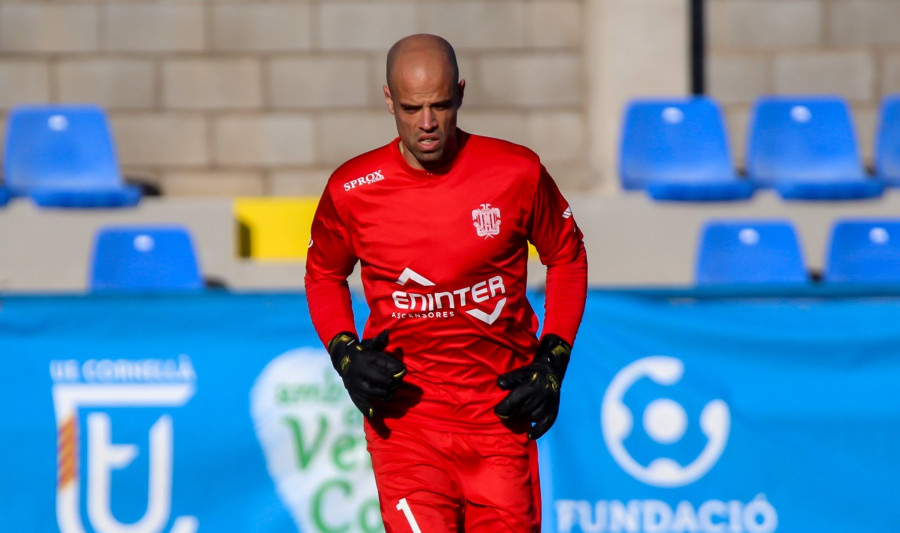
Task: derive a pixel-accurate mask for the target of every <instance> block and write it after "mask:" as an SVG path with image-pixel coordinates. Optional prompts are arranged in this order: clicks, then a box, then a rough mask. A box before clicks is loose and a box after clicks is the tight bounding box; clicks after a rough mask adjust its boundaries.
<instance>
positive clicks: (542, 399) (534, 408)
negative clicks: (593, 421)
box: [494, 333, 572, 440]
mask: <svg viewBox="0 0 900 533" xmlns="http://www.w3.org/2000/svg"><path fill="white" fill-rule="evenodd" d="M571 353H572V347H571V346H569V343H567V342H566V341H564V340H562V338H560V337H559V336H557V335H554V334H552V333H548V334H546V335H544V336H543V337H541V342H540V343H539V344H538V347H537V351H536V352H535V355H534V361H532V362H531V364H529V365H526V366H523V367H522V368H517V369H516V370H513V371H512V372H507V373H505V374H502V375H500V377H498V378H497V385H498V386H499V387H500V388H501V389H503V390H505V391H510V393H509V394H508V395H507V396H506V398H504V399H503V401H501V402H500V403H498V404H497V405H496V406H495V407H494V412H495V413H497V416H499V417H500V418H503V419H506V418H511V417H517V418H523V419H526V420H528V421H529V422H530V423H534V426H532V427H531V430H530V431H529V432H528V438H529V439H533V440H534V439H537V438H539V437H540V436H541V435H543V434H544V433H546V432H547V430H548V429H550V426H552V425H553V423H554V422H556V415H557V414H558V413H559V389H560V386H561V385H562V380H563V376H564V375H565V373H566V367H567V366H568V365H569V355H570V354H571Z"/></svg>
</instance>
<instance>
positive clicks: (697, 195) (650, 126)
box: [619, 97, 753, 201]
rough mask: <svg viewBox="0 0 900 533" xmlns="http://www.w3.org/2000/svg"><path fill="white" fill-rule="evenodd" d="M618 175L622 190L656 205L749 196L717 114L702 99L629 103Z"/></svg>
mask: <svg viewBox="0 0 900 533" xmlns="http://www.w3.org/2000/svg"><path fill="white" fill-rule="evenodd" d="M619 172H620V178H621V182H622V186H623V187H624V188H625V189H627V190H639V189H646V190H647V191H648V193H649V194H650V195H651V197H654V198H655V199H658V200H689V201H690V200H730V199H738V198H747V197H749V196H750V195H752V192H753V190H752V186H751V185H750V184H749V183H746V182H744V181H743V180H740V179H739V177H738V176H737V175H736V173H735V171H734V167H733V163H732V159H731V152H730V148H729V145H728V137H727V134H726V132H725V125H724V121H723V118H722V113H721V110H720V109H719V106H718V105H717V104H716V102H715V101H714V100H712V99H711V98H708V97H692V98H669V99H635V100H632V101H631V102H629V104H628V106H627V107H626V110H625V116H624V118H623V122H622V137H621V144H620V150H619Z"/></svg>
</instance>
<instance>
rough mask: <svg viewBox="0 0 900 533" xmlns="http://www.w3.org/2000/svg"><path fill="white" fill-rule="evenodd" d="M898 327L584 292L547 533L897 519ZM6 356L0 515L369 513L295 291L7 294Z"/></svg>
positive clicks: (155, 526) (31, 523) (2, 356)
mask: <svg viewBox="0 0 900 533" xmlns="http://www.w3.org/2000/svg"><path fill="white" fill-rule="evenodd" d="M532 299H533V303H534V306H535V308H536V309H541V306H542V305H543V303H542V299H541V296H540V295H539V294H534V295H532ZM354 304H355V306H356V307H357V310H358V313H357V316H358V318H359V320H360V322H361V320H362V318H363V317H364V316H365V306H364V305H363V304H362V303H361V302H360V301H358V300H357V301H355V302H354ZM898 324H900V299H898V298H869V299H862V298H851V297H835V298H819V297H798V298H789V299H788V298H782V299H777V298H759V299H753V300H748V299H742V300H738V299H733V298H696V297H693V296H692V295H690V294H688V295H687V296H685V295H681V296H679V297H672V296H671V295H669V296H666V295H650V294H635V293H627V294H626V293H616V292H608V291H592V292H591V293H590V295H589V298H588V308H587V311H586V314H585V320H584V323H583V326H582V328H581V331H580V333H579V338H578V340H577V342H576V345H575V350H574V352H573V359H572V363H571V365H570V367H569V371H568V373H567V377H566V380H565V382H564V386H563V393H562V410H561V414H560V417H559V419H558V421H557V423H556V425H555V426H554V428H553V429H552V430H551V431H550V432H549V433H548V434H547V435H546V436H545V437H543V438H542V439H541V440H540V441H539V447H540V451H541V461H542V470H541V476H542V479H541V481H542V489H543V492H544V502H543V503H544V509H545V513H544V514H545V520H544V529H543V530H544V531H545V532H549V533H552V532H561V533H568V532H601V533H607V532H608V533H614V532H615V533H675V532H677V533H686V532H690V533H743V532H748V533H760V532H771V531H779V532H797V533H808V532H811V531H815V532H817V533H829V532H842V533H846V532H848V531H854V532H855V531H873V532H874V531H879V532H882V531H883V532H893V531H900V511H898V506H897V504H896V502H897V501H900V484H898V483H897V481H896V479H897V477H898V474H900V458H898V454H897V453H896V452H895V451H894V450H895V448H896V443H897V442H900V397H898V395H897V394H895V392H894V390H895V384H896V383H897V382H900V353H898V352H900V326H898ZM360 326H361V324H360ZM0 362H2V364H3V370H2V372H0V398H2V405H3V411H2V413H0V429H2V433H0V435H2V437H0V531H15V532H20V531H23V532H24V531H40V532H45V531H46V532H51V531H60V532H62V533H170V532H171V533H193V532H197V531H207V532H215V533H219V532H250V531H253V532H261V533H267V532H288V531H299V532H304V533H332V532H335V533H358V532H363V533H374V532H379V531H382V530H383V528H382V525H381V523H380V519H379V513H378V503H377V496H376V492H375V488H374V483H373V481H372V472H371V464H370V462H369V458H368V454H367V452H366V449H365V441H364V438H363V434H362V429H361V428H362V420H361V416H360V415H359V413H358V411H357V410H356V409H355V407H354V406H353V404H352V403H351V402H350V401H349V399H348V398H347V395H346V392H345V391H344V389H343V386H342V384H341V382H340V381H339V379H338V378H337V376H336V374H335V373H334V370H333V369H332V367H331V363H330V361H329V359H328V356H327V354H326V353H325V351H324V349H323V348H322V347H321V345H320V342H319V340H318V339H317V337H316V335H315V333H314V331H313V328H312V325H311V323H310V320H309V314H308V310H307V307H306V302H305V299H304V296H303V294H299V293H298V294H231V293H227V292H224V291H221V292H220V291H210V292H207V293H204V294H200V295H169V296H165V295H158V296H141V297H125V296H100V295H90V296H34V297H28V296H10V297H3V298H0ZM426 533H428V532H426Z"/></svg>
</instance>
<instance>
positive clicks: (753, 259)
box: [695, 220, 810, 285]
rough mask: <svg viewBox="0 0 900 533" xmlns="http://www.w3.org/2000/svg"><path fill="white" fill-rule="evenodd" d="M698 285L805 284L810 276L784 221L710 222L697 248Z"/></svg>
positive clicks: (795, 239) (797, 242) (696, 274)
mask: <svg viewBox="0 0 900 533" xmlns="http://www.w3.org/2000/svg"><path fill="white" fill-rule="evenodd" d="M695 279H696V282H697V284H698V285H737V284H754V285H759V284H783V285H788V284H795V285H796V284H805V283H808V282H809V279H810V278H809V274H808V272H807V270H806V266H805V263H804V261H803V250H802V247H801V245H800V241H799V239H798V237H797V233H796V231H795V230H794V226H793V224H792V223H791V222H790V221H787V220H709V221H707V222H706V223H705V224H704V226H703V228H702V230H701V232H700V241H699V244H698V246H697V262H696V272H695Z"/></svg>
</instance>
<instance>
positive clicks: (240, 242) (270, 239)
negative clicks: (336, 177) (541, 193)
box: [234, 196, 319, 261]
mask: <svg viewBox="0 0 900 533" xmlns="http://www.w3.org/2000/svg"><path fill="white" fill-rule="evenodd" d="M318 202H319V199H318V198H316V197H312V196H297V197H252V198H236V199H235V200H234V218H235V222H236V224H235V226H236V233H237V235H236V242H237V255H238V257H246V258H249V259H256V260H261V261H279V260H294V261H302V260H305V259H306V250H307V247H308V246H309V229H310V226H311V225H312V219H313V215H314V214H315V212H316V206H317V205H318Z"/></svg>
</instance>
